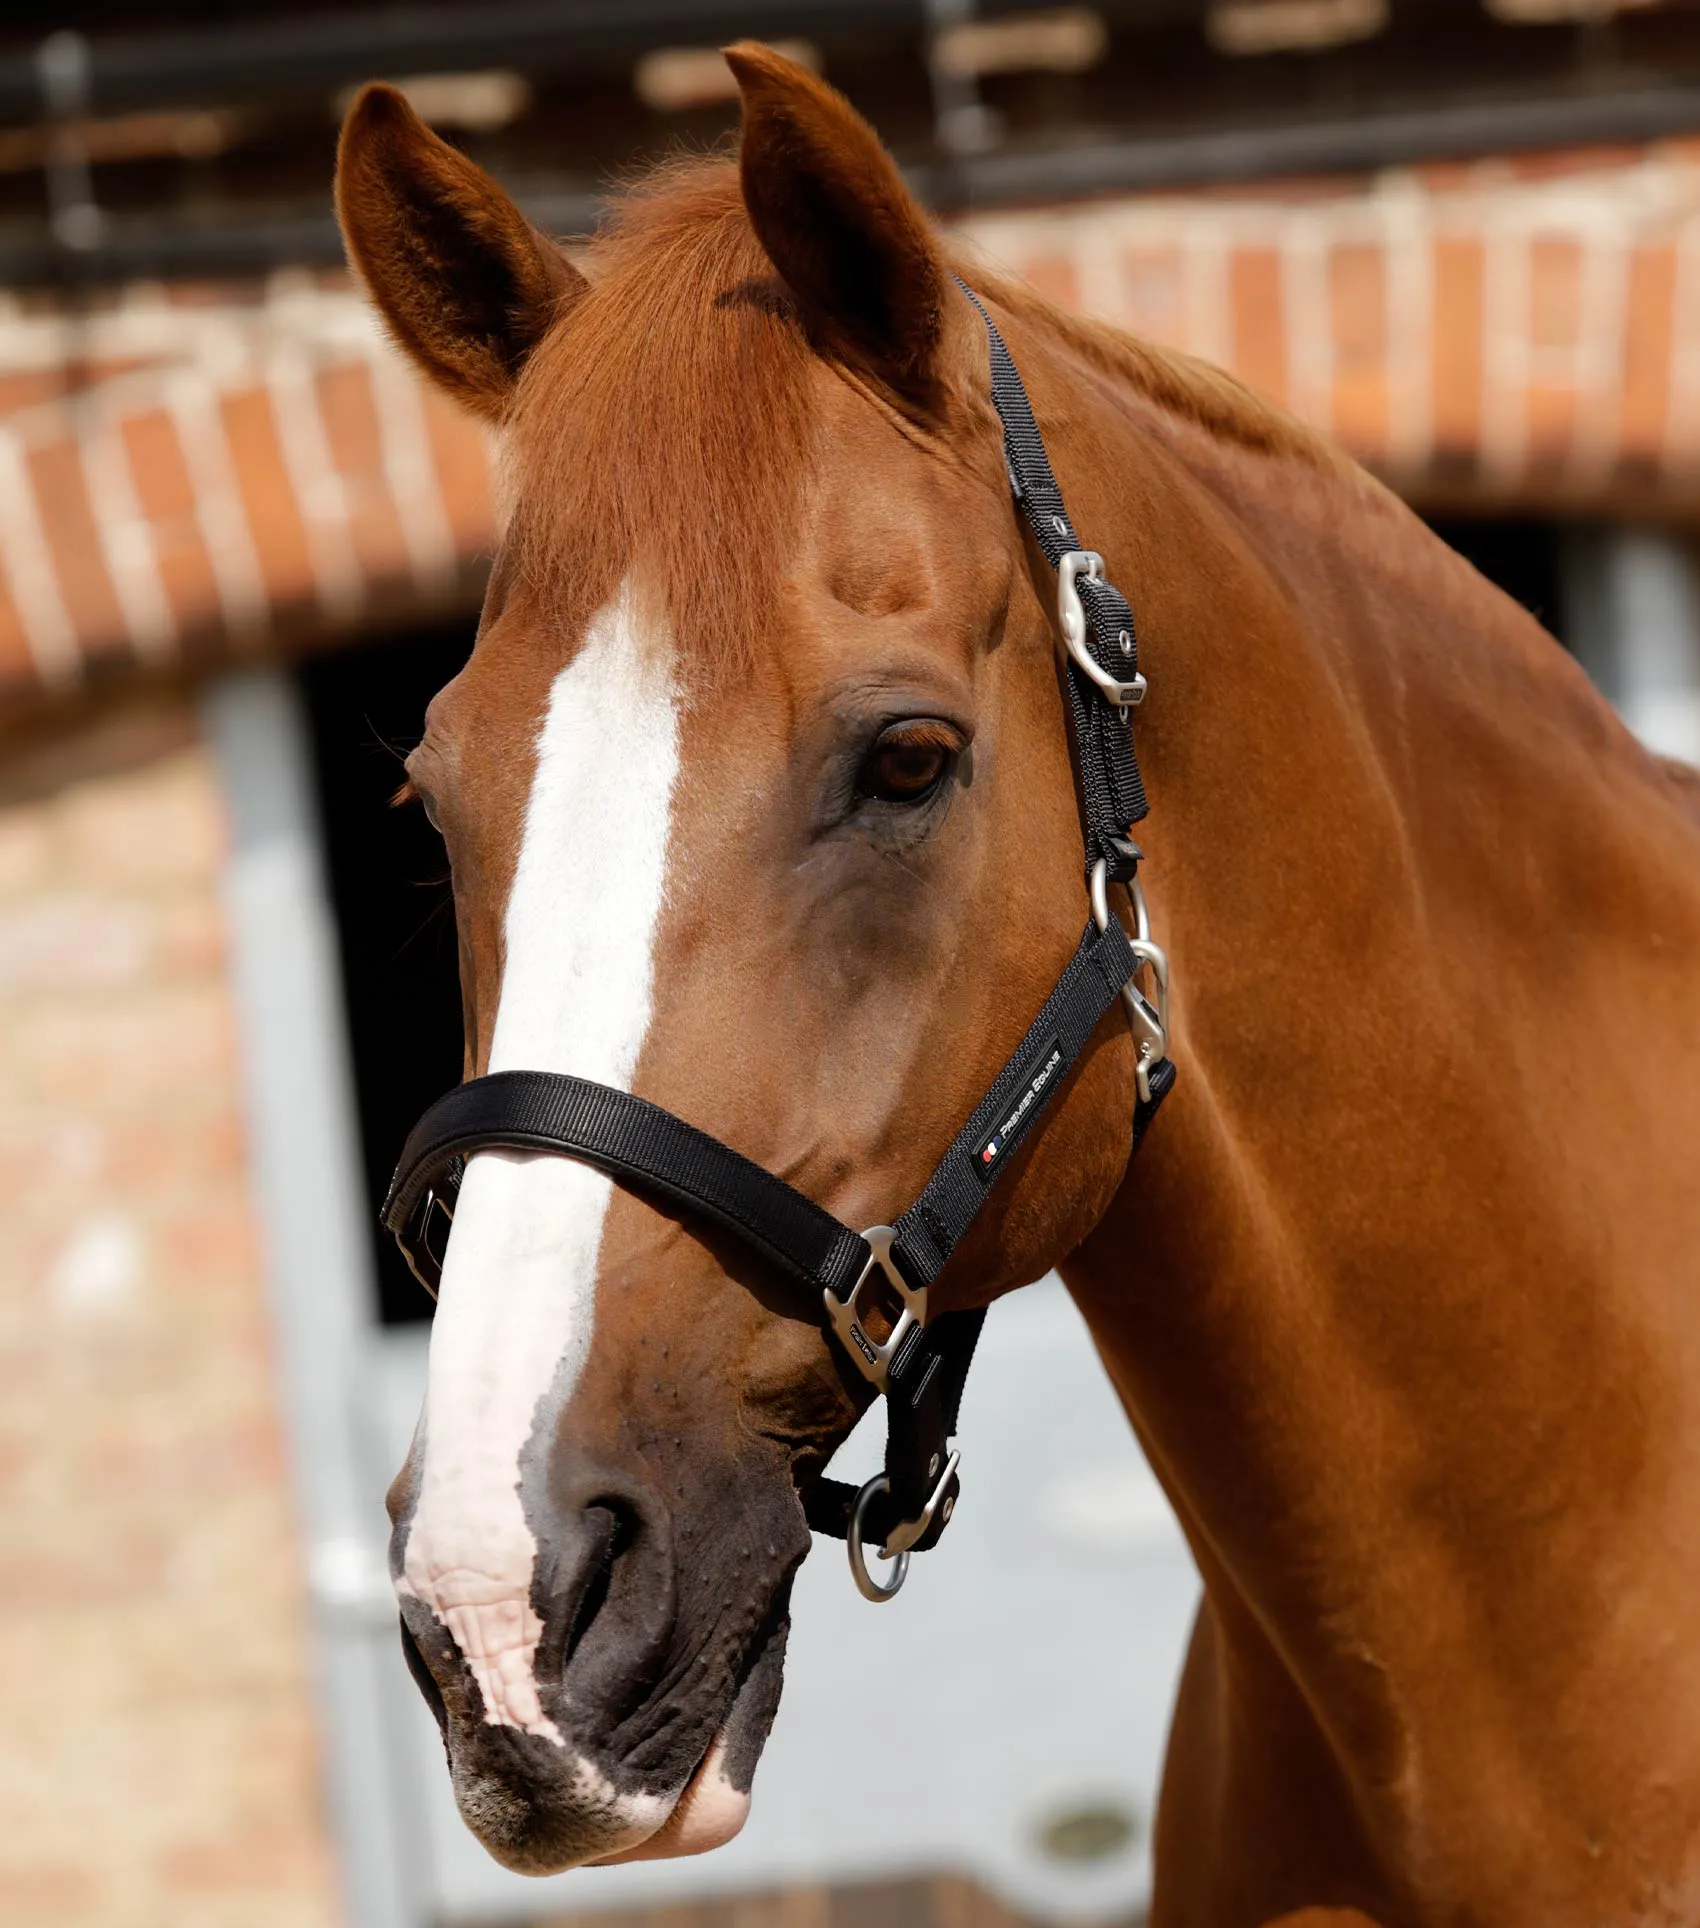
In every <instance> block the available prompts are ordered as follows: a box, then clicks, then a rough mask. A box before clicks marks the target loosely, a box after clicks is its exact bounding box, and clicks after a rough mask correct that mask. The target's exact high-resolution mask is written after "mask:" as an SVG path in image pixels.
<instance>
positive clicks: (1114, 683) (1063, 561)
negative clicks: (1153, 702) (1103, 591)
mask: <svg viewBox="0 0 1700 1928" xmlns="http://www.w3.org/2000/svg"><path fill="white" fill-rule="evenodd" d="M1081 576H1085V577H1086V579H1087V580H1088V581H1089V582H1102V581H1103V580H1104V558H1103V557H1102V556H1101V555H1099V553H1098V551H1097V550H1096V549H1070V550H1069V551H1068V552H1067V553H1066V554H1065V555H1063V556H1062V557H1060V558H1059V560H1058V562H1057V627H1058V629H1059V630H1060V631H1061V632H1062V641H1063V648H1064V649H1065V650H1067V652H1068V654H1069V657H1070V659H1071V660H1072V661H1073V662H1074V663H1075V664H1076V665H1077V666H1078V667H1079V668H1080V669H1081V670H1082V671H1083V672H1084V673H1085V674H1086V675H1087V676H1088V677H1090V679H1091V680H1092V683H1093V684H1094V686H1095V687H1096V688H1097V690H1098V693H1099V694H1100V695H1101V696H1102V697H1104V699H1105V700H1106V701H1107V702H1110V703H1114V704H1115V706H1116V708H1117V709H1120V710H1125V709H1131V708H1132V706H1133V705H1134V704H1135V703H1137V702H1139V701H1140V699H1141V698H1142V697H1143V696H1144V695H1145V678H1144V677H1143V676H1141V675H1139V674H1138V672H1137V671H1136V672H1135V673H1134V675H1133V676H1132V677H1131V678H1130V679H1129V680H1128V681H1127V682H1125V683H1124V682H1122V681H1120V679H1119V678H1117V677H1114V676H1112V675H1111V674H1110V673H1109V671H1108V670H1106V669H1102V668H1100V667H1099V664H1098V659H1097V658H1096V657H1095V656H1094V655H1093V654H1092V651H1091V650H1090V648H1088V646H1087V641H1086V632H1087V621H1086V605H1085V604H1084V603H1083V602H1082V601H1081V600H1080V591H1079V590H1078V589H1077V588H1076V587H1075V582H1076V580H1077V579H1078V578H1079V577H1081ZM1121 646H1122V651H1123V653H1124V654H1125V655H1129V656H1131V655H1132V654H1133V633H1132V631H1131V630H1125V629H1124V630H1123V631H1122V634H1121Z"/></svg>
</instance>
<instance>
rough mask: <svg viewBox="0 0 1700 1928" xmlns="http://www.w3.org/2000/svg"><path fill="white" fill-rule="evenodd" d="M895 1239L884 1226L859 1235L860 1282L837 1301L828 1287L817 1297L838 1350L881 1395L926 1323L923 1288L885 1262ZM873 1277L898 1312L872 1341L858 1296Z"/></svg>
mask: <svg viewBox="0 0 1700 1928" xmlns="http://www.w3.org/2000/svg"><path fill="white" fill-rule="evenodd" d="M896 1236H897V1234H896V1232H895V1231H894V1230H893V1229H892V1227H891V1226H889V1225H870V1226H869V1227H868V1229H867V1230H866V1231H865V1232H864V1233H863V1234H862V1237H863V1238H864V1239H866V1240H867V1243H868V1262H867V1264H866V1265H864V1266H863V1267H862V1274H861V1277H860V1278H858V1279H857V1281H856V1283H855V1284H854V1285H853V1286H851V1288H850V1290H849V1291H848V1292H847V1293H846V1294H845V1296H844V1297H843V1298H842V1299H841V1298H840V1297H839V1296H838V1294H837V1293H836V1292H834V1291H833V1290H832V1288H831V1287H830V1286H829V1287H828V1288H827V1290H826V1291H825V1292H824V1293H822V1295H821V1297H822V1298H823V1299H824V1301H825V1303H826V1316H827V1318H828V1319H829V1320H830V1321H831V1322H832V1329H833V1331H834V1332H836V1333H837V1334H838V1337H839V1340H840V1342H841V1343H842V1345H843V1347H844V1350H845V1351H846V1352H847V1353H849V1355H850V1357H851V1358H852V1359H854V1360H855V1362H856V1364H857V1366H858V1367H859V1368H860V1370H861V1374H862V1377H863V1378H864V1379H866V1380H867V1381H868V1382H869V1383H870V1384H872V1385H874V1386H877V1387H878V1388H879V1390H880V1391H881V1392H885V1391H887V1390H888V1389H889V1387H890V1383H891V1362H892V1360H894V1359H895V1358H896V1357H897V1355H898V1353H899V1352H900V1351H901V1350H902V1348H903V1343H904V1341H905V1340H906V1339H907V1338H908V1337H909V1335H910V1333H911V1332H913V1331H914V1330H915V1329H916V1327H917V1326H924V1325H925V1324H926V1323H927V1288H926V1287H925V1286H924V1285H923V1286H921V1287H920V1288H919V1289H918V1290H917V1288H916V1287H914V1286H912V1285H911V1284H910V1283H909V1281H908V1280H907V1279H906V1278H905V1277H904V1276H903V1274H902V1273H901V1272H900V1271H898V1269H897V1261H896V1260H895V1259H893V1257H892V1256H891V1242H892V1240H893V1239H894V1238H896ZM876 1272H877V1273H878V1274H879V1275H880V1281H881V1289H882V1290H883V1289H884V1288H886V1287H889V1288H890V1290H891V1292H892V1293H893V1294H894V1295H895V1297H896V1299H897V1304H898V1308H899V1310H898V1314H897V1317H896V1319H895V1320H893V1321H892V1327H891V1330H890V1332H888V1333H887V1334H886V1336H885V1337H884V1338H883V1339H876V1338H874V1336H873V1335H872V1334H871V1333H870V1332H869V1331H868V1329H867V1325H866V1323H865V1317H864V1314H863V1311H862V1295H863V1292H864V1291H865V1289H866V1288H867V1286H868V1285H869V1284H870V1282H872V1280H873V1278H874V1274H875V1273H876Z"/></svg>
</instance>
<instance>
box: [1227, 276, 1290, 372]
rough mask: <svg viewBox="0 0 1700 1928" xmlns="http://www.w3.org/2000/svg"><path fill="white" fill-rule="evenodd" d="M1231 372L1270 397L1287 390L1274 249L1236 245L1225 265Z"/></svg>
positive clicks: (1285, 360) (1283, 329) (1285, 335)
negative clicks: (1226, 270) (1231, 353)
mask: <svg viewBox="0 0 1700 1928" xmlns="http://www.w3.org/2000/svg"><path fill="white" fill-rule="evenodd" d="M1228 286H1229V295H1228V299H1229V312H1230V319H1231V323H1232V335H1231V340H1232V344H1233V358H1232V362H1231V366H1232V368H1233V370H1234V373H1235V374H1236V375H1238V376H1239V378H1240V380H1241V381H1243V382H1245V383H1247V384H1248V386H1250V387H1252V388H1255V389H1259V390H1261V391H1262V393H1263V394H1265V395H1267V396H1268V397H1269V398H1270V399H1271V400H1272V401H1276V402H1279V401H1283V400H1285V398H1286V393H1287V334H1286V323H1285V318H1284V316H1283V313H1282V304H1281V257H1280V255H1279V253H1278V252H1277V251H1276V250H1275V249H1274V248H1237V249H1235V251H1234V254H1233V258H1232V260H1231V261H1230V263H1229V267H1228Z"/></svg>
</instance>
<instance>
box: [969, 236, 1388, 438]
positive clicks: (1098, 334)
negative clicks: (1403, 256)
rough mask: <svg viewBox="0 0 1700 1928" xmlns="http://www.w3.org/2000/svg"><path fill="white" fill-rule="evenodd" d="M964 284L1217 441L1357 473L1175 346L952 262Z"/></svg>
mask: <svg viewBox="0 0 1700 1928" xmlns="http://www.w3.org/2000/svg"><path fill="white" fill-rule="evenodd" d="M958 265H959V267H960V269H961V272H962V276H963V279H964V280H965V281H967V282H968V283H969V285H970V286H971V287H974V288H976V289H978V291H979V292H980V293H981V294H983V295H985V296H987V297H988V298H989V299H990V300H992V301H994V302H995V303H996V304H997V305H998V306H999V307H1000V308H1003V309H1006V310H1007V311H1008V312H1009V313H1010V314H1013V315H1016V316H1018V317H1019V318H1020V319H1021V320H1023V321H1026V322H1028V323H1030V324H1031V325H1033V326H1034V327H1037V328H1039V329H1043V330H1048V331H1049V332H1050V333H1051V334H1052V335H1054V336H1056V337H1058V338H1059V339H1060V340H1061V342H1062V343H1063V345H1064V346H1065V347H1066V348H1068V349H1069V350H1070V351H1071V352H1072V353H1073V354H1075V355H1076V356H1078V357H1079V358H1080V359H1081V360H1082V361H1084V362H1085V363H1087V365H1088V366H1089V367H1092V368H1095V369H1096V370H1097V371H1098V372H1099V373H1100V374H1102V375H1106V376H1108V377H1109V378H1110V380H1112V381H1116V382H1121V383H1125V384H1126V385H1127V386H1128V387H1129V388H1131V389H1133V390H1134V392H1135V393H1136V394H1138V395H1141V396H1143V397H1144V398H1145V400H1147V401H1148V402H1151V403H1153V404H1154V405H1155V406H1156V407H1158V408H1160V409H1162V410H1163V411H1164V413H1166V414H1169V415H1173V416H1176V417H1178V418H1179V419H1180V420H1181V421H1184V422H1190V423H1192V424H1193V425H1194V426H1195V427H1197V428H1201V429H1203V430H1205V432H1206V433H1208V434H1210V435H1213V436H1215V437H1216V438H1217V439H1218V440H1220V441H1223V442H1230V443H1233V444H1234V445H1235V446H1237V447H1240V448H1243V449H1247V450H1250V451H1252V452H1254V453H1256V454H1259V455H1268V456H1275V457H1285V458H1289V459H1292V460H1297V461H1300V462H1306V463H1310V464H1311V465H1313V466H1314V467H1317V468H1321V469H1327V470H1330V471H1334V472H1336V473H1341V472H1346V471H1351V472H1353V473H1356V472H1357V470H1356V465H1355V464H1354V463H1353V462H1352V461H1351V460H1350V458H1349V457H1347V456H1346V455H1344V454H1343V453H1342V452H1341V451H1340V450H1339V449H1337V448H1336V447H1335V446H1334V444H1333V443H1331V442H1329V441H1326V440H1325V439H1324V438H1323V437H1322V436H1320V435H1318V434H1316V433H1315V431H1314V430H1312V429H1309V428H1307V427H1306V426H1305V425H1304V423H1302V422H1300V421H1299V420H1297V418H1296V417H1294V416H1291V415H1289V414H1287V413H1286V412H1285V411H1284V410H1283V409H1280V408H1277V407H1276V406H1275V405H1274V404H1273V403H1272V402H1267V401H1265V400H1264V399H1263V397H1262V396H1261V395H1257V394H1255V393H1254V392H1253V391H1252V390H1251V389H1249V388H1247V387H1246V386H1245V384H1244V383H1243V382H1240V381H1237V380H1235V378H1234V377H1233V376H1232V375H1230V374H1228V373H1227V372H1226V370H1224V369H1221V368H1217V367H1215V366H1214V365H1213V364H1212V363H1210V362H1205V361H1199V360H1198V359H1197V358H1196V357H1195V356H1192V355H1188V354H1186V353H1184V352H1183V351H1182V350H1181V349H1178V348H1164V347H1159V346H1158V345H1157V344H1156V343H1155V342H1149V341H1145V340H1143V339H1142V338H1141V337H1140V336H1138V335H1133V334H1129V333H1128V332H1127V330H1126V329H1123V328H1118V327H1117V326H1115V324H1114V323H1113V322H1108V321H1099V320H1097V319H1095V318H1094V317H1092V316H1089V315H1081V314H1076V313H1073V312H1072V311H1070V310H1069V309H1066V308H1059V307H1058V306H1057V304H1056V303H1055V302H1054V301H1051V300H1050V299H1049V298H1048V297H1047V296H1045V295H1042V294H1040V293H1039V291H1038V289H1036V288H1034V287H1033V286H1031V285H1030V284H1029V283H1028V282H1025V281H1022V280H1020V279H1018V278H1017V277H1016V276H1014V275H1011V274H1006V273H1003V272H1002V271H1001V270H999V269H996V268H989V267H988V266H987V265H986V264H985V263H984V262H983V261H975V262H972V263H967V262H963V263H959V264H958Z"/></svg>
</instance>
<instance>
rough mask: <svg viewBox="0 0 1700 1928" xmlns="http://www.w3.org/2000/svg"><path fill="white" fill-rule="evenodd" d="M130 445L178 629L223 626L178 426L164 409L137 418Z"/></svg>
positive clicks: (127, 433)
mask: <svg viewBox="0 0 1700 1928" xmlns="http://www.w3.org/2000/svg"><path fill="white" fill-rule="evenodd" d="M124 444H125V447H126V449H127V450H128V452H129V457H130V467H131V470H132V472H133V473H134V475H135V478H136V492H137V495H138V496H139V498H140V500H141V505H142V513H143V514H144V515H145V516H146V517H147V518H148V522H149V525H150V527H151V530H152V533H153V541H154V560H155V562H156V564H157V566H158V569H159V576H160V584H161V586H162V587H163V589H164V590H165V597H166V601H167V602H168V603H170V605H171V612H172V614H173V616H174V617H175V618H176V621H177V627H178V629H179V630H180V631H181V632H182V633H183V634H185V635H194V634H195V633H196V632H198V631H203V630H206V629H209V628H212V627H214V626H216V625H219V624H221V623H222V622H223V609H222V607H221V605H220V600H219V591H218V578H217V576H216V575H215V574H214V573H213V566H212V558H211V557H210V556H209V555H208V554H207V545H206V538H205V536H204V535H203V533H202V530H201V521H200V516H199V514H198V513H197V505H196V501H195V491H194V486H193V484H192V483H191V481H190V479H189V471H188V467H187V465H186V463H185V462H184V459H183V449H182V445H181V443H180V442H179V440H178V435H177V425H176V423H175V422H174V421H172V419H171V417H170V416H169V415H167V414H166V412H165V411H164V410H163V409H149V410H147V411H146V412H145V413H143V414H140V415H132V416H130V417H129V418H128V419H127V420H126V422H125V423H124Z"/></svg>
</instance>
